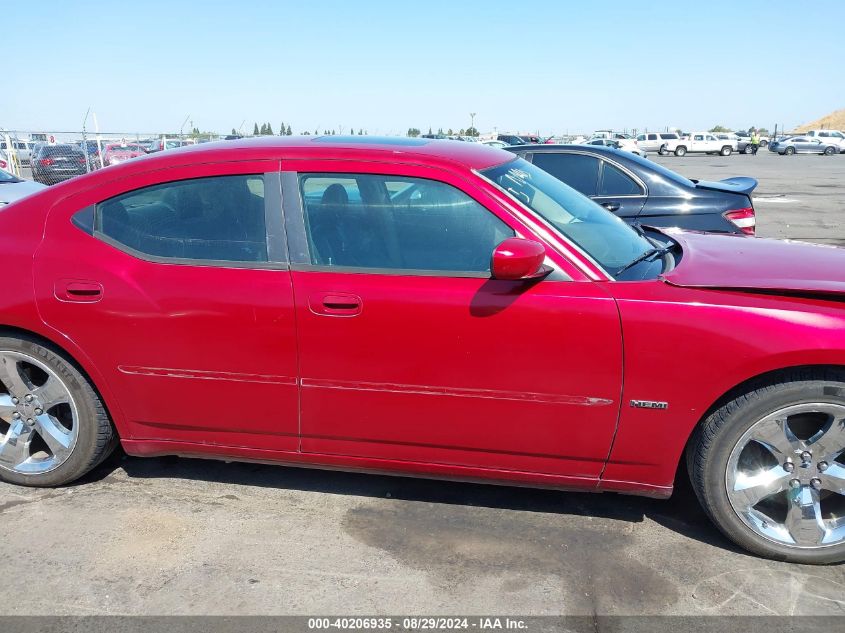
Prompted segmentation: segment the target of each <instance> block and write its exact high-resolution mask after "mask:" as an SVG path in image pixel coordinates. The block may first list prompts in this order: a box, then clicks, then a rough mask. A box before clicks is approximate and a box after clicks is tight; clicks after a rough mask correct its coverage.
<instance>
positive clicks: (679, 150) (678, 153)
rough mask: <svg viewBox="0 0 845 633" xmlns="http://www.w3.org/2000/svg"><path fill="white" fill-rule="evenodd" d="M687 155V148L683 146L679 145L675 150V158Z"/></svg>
mask: <svg viewBox="0 0 845 633" xmlns="http://www.w3.org/2000/svg"><path fill="white" fill-rule="evenodd" d="M686 153H687V148H686V147H684V146H683V145H679V146H678V147H676V148H675V156H685V155H686Z"/></svg>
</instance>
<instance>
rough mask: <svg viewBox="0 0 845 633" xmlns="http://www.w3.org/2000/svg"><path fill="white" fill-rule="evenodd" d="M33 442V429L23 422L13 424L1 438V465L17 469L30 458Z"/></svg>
mask: <svg viewBox="0 0 845 633" xmlns="http://www.w3.org/2000/svg"><path fill="white" fill-rule="evenodd" d="M31 442H32V429H30V428H29V427H28V426H26V425H24V424H23V423H22V422H16V423H15V424H13V425H11V426H10V427H9V430H8V432H7V433H6V435H5V436H4V437H3V439H2V440H0V466H5V467H6V468H10V469H13V470H14V469H17V468H18V467H19V466H20V465H21V464H23V463H24V462H25V461H26V460H27V459H29V445H30V443H31Z"/></svg>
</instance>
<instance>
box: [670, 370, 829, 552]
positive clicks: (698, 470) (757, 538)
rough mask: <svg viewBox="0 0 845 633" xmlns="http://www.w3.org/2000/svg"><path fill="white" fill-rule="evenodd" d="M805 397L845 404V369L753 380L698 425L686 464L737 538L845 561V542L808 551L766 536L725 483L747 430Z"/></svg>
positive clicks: (707, 506)
mask: <svg viewBox="0 0 845 633" xmlns="http://www.w3.org/2000/svg"><path fill="white" fill-rule="evenodd" d="M805 402H836V403H841V404H844V405H845V371H843V370H833V369H831V370H820V369H806V370H790V371H784V372H782V373H781V374H779V375H778V376H777V377H776V378H774V379H771V380H769V381H767V382H760V383H757V384H755V385H751V386H750V387H749V389H748V390H747V391H746V392H745V393H742V394H741V395H737V396H736V397H735V398H733V399H732V400H731V401H730V402H727V403H726V404H724V405H723V406H722V407H720V408H719V409H717V410H716V411H714V412H713V413H712V414H710V415H709V416H708V417H707V418H706V419H705V420H704V421H703V422H702V424H700V425H699V427H698V428H697V429H696V432H695V433H694V434H693V436H692V438H690V442H689V444H688V446H687V454H686V458H687V467H688V470H689V475H690V479H691V481H692V485H693V488H694V489H695V494H696V496H697V497H698V500H699V502H700V503H701V505H702V507H703V508H704V511H705V512H706V513H707V514H708V516H709V517H710V519H711V520H712V521H713V523H715V524H716V526H717V527H718V528H719V529H720V530H721V531H722V532H723V533H724V534H725V536H727V537H728V538H729V539H731V540H732V541H733V542H734V543H736V544H737V545H739V546H740V547H743V548H745V549H747V550H749V551H751V552H753V553H755V554H758V555H760V556H764V557H766V558H771V559H774V560H781V561H788V562H793V563H805V564H810V565H824V564H829V563H836V562H841V561H843V560H845V543H841V544H839V545H831V546H828V547H821V548H818V549H813V550H808V549H798V548H796V547H790V546H788V545H783V544H779V543H776V542H775V541H771V540H769V539H767V538H764V537H763V536H761V535H759V534H758V533H756V532H754V531H753V530H752V529H751V528H749V527H747V526H746V525H745V523H743V521H742V520H741V519H740V518H739V516H738V515H737V513H736V512H735V511H734V509H733V507H732V506H731V504H730V501H729V500H728V494H727V491H726V487H725V477H726V469H727V464H728V459H729V456H730V453H731V451H732V450H733V448H734V446H735V445H736V444H737V442H738V441H739V440H740V439H741V438H742V436H743V434H744V433H745V432H746V431H747V430H748V429H749V428H750V427H751V426H752V425H753V424H755V423H756V422H757V421H758V420H760V419H761V418H763V417H764V416H766V415H768V414H770V413H772V412H774V411H777V410H778V409H781V408H783V407H785V406H790V405H793V404H801V403H805Z"/></svg>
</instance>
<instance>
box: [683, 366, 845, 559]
mask: <svg viewBox="0 0 845 633" xmlns="http://www.w3.org/2000/svg"><path fill="white" fill-rule="evenodd" d="M844 453H845V372H843V371H841V370H840V371H834V370H829V371H823V370H818V371H806V370H804V371H799V370H795V371H791V372H784V373H783V374H782V375H781V376H780V378H779V379H778V380H775V381H773V382H770V383H768V384H760V385H758V386H757V388H752V389H751V390H749V391H748V392H746V393H744V394H742V395H739V396H737V397H736V398H734V399H733V400H731V401H730V402H727V403H725V404H724V406H722V407H720V408H719V409H718V410H716V411H715V412H713V413H712V414H711V415H710V416H708V417H707V419H706V420H704V422H703V423H702V425H701V426H700V427H699V429H698V430H697V431H696V434H695V435H694V437H693V438H692V439H691V441H690V444H689V447H688V449H687V463H688V466H689V472H690V477H691V479H692V483H693V487H694V488H695V492H696V495H697V496H698V498H699V501H700V502H701V504H702V506H703V507H704V510H705V511H706V512H707V514H708V515H709V516H710V518H711V519H712V520H713V522H714V523H715V524H716V525H717V526H718V527H719V529H720V530H721V531H722V532H724V533H725V535H726V536H727V537H728V538H730V539H731V540H733V541H734V542H735V543H737V544H738V545H740V546H741V547H744V548H745V549H748V550H750V551H752V552H754V553H756V554H759V555H761V556H765V557H767V558H772V559H775V560H784V561H791V562H796V563H807V564H826V563H835V562H840V561H843V560H845V520H843V512H844V511H845V454H844Z"/></svg>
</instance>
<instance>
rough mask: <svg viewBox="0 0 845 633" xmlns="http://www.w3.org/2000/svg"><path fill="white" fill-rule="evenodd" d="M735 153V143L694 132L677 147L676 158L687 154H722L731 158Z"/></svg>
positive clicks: (707, 133)
mask: <svg viewBox="0 0 845 633" xmlns="http://www.w3.org/2000/svg"><path fill="white" fill-rule="evenodd" d="M733 151H734V147H733V143H731V142H730V141H726V140H724V141H723V140H720V139H718V138H716V136H715V135H713V134H711V133H710V132H693V133H692V134H688V135H686V136H685V137H684V138H682V139H681V140H680V141H678V144H677V145H676V146H675V149H674V151H673V153H674V154H675V156H685V155H687V154H693V153H696V154H721V155H722V156H730V155H731V154H732V153H733Z"/></svg>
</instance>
